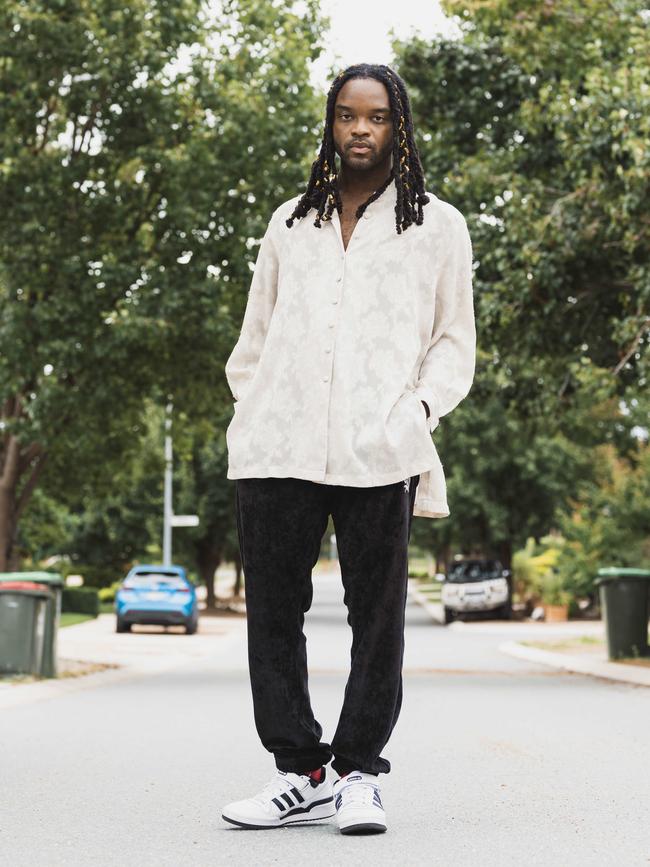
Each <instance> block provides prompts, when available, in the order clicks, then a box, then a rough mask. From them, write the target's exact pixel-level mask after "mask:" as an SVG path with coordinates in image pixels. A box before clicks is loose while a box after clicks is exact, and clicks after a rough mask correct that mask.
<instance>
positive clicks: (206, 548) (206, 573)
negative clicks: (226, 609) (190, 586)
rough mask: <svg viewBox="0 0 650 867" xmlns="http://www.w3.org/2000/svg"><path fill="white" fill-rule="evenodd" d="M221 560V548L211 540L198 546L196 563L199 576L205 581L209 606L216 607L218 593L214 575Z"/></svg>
mask: <svg viewBox="0 0 650 867" xmlns="http://www.w3.org/2000/svg"><path fill="white" fill-rule="evenodd" d="M220 562H221V548H218V547H217V546H216V545H213V544H211V543H209V542H201V543H199V545H198V546H197V557H196V565H197V569H198V573H199V576H200V577H201V580H202V581H203V582H204V584H205V587H206V590H207V595H206V605H207V607H208V608H216V595H215V592H214V576H215V573H216V571H217V567H218V566H219V563H220Z"/></svg>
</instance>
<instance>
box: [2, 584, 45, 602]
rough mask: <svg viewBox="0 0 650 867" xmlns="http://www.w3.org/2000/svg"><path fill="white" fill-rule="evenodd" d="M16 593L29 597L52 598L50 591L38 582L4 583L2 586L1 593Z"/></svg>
mask: <svg viewBox="0 0 650 867" xmlns="http://www.w3.org/2000/svg"><path fill="white" fill-rule="evenodd" d="M16 591H19V592H20V593H24V594H26V595H27V596H43V597H44V598H45V599H49V598H51V595H50V591H49V589H48V588H47V587H44V586H43V585H42V584H37V583H36V581H3V582H2V583H1V584H0V593H15V592H16Z"/></svg>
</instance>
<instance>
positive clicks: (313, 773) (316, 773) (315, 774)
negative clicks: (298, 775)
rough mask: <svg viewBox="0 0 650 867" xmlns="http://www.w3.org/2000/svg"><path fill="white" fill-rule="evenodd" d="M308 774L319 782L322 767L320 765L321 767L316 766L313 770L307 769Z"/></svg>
mask: <svg viewBox="0 0 650 867" xmlns="http://www.w3.org/2000/svg"><path fill="white" fill-rule="evenodd" d="M308 776H310V777H311V778H312V779H313V780H316V782H317V783H320V781H321V779H322V776H323V769H322V767H321V768H316V770H315V771H309V772H308Z"/></svg>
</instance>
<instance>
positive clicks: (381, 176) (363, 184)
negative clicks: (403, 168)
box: [337, 161, 391, 198]
mask: <svg viewBox="0 0 650 867" xmlns="http://www.w3.org/2000/svg"><path fill="white" fill-rule="evenodd" d="M390 171H391V162H390V161H389V162H388V163H380V164H379V165H377V166H375V167H374V168H372V169H368V171H363V172H360V171H358V170H357V169H352V168H350V166H347V165H346V164H345V163H344V162H343V161H341V168H340V171H339V172H338V178H337V184H338V188H339V193H340V194H341V196H344V197H345V198H347V197H350V198H367V197H368V196H370V195H372V193H374V192H375V190H378V189H379V187H381V185H382V184H384V183H385V182H386V181H387V180H388V177H389V175H390Z"/></svg>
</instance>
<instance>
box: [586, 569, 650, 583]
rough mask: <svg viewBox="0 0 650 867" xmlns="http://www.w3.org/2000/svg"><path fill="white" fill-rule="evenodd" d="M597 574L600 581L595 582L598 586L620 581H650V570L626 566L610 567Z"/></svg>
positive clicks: (600, 570)
mask: <svg viewBox="0 0 650 867" xmlns="http://www.w3.org/2000/svg"><path fill="white" fill-rule="evenodd" d="M597 574H598V579H597V580H596V581H595V582H594V583H595V584H596V585H599V584H606V583H607V582H608V581H615V580H618V579H623V580H626V579H627V580H632V581H650V570H648V569H632V568H628V567H626V566H620V567H619V566H608V567H607V568H605V569H599V570H598V573H597Z"/></svg>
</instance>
